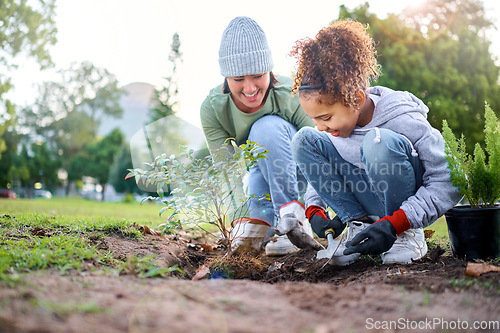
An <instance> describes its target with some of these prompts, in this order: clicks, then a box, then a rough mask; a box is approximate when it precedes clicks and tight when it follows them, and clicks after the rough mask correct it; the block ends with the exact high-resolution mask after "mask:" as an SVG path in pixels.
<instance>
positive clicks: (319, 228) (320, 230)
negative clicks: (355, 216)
mask: <svg viewBox="0 0 500 333" xmlns="http://www.w3.org/2000/svg"><path fill="white" fill-rule="evenodd" d="M306 217H307V219H308V220H309V223H311V228H312V230H313V231H314V232H315V233H316V235H318V237H321V238H326V232H327V231H328V230H330V231H331V232H332V233H333V237H334V238H335V237H337V236H338V235H340V234H341V233H342V231H344V228H345V223H343V222H342V221H341V220H340V218H339V217H338V216H335V217H334V218H333V219H330V218H329V217H328V215H327V214H326V212H325V209H324V208H322V207H320V206H314V205H311V206H309V207H307V209H306Z"/></svg>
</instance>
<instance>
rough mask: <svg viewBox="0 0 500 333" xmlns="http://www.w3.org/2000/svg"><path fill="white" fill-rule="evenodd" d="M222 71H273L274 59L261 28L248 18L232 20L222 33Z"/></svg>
mask: <svg viewBox="0 0 500 333" xmlns="http://www.w3.org/2000/svg"><path fill="white" fill-rule="evenodd" d="M219 65H220V73H221V74H222V76H224V77H238V76H245V75H255V74H262V73H267V72H270V71H271V70H272V69H273V66H274V62H273V58H272V56H271V50H270V49H269V45H268V44H267V38H266V34H265V33H264V31H263V30H262V28H261V27H260V26H259V25H258V24H257V22H255V21H254V20H252V19H251V18H249V17H246V16H238V17H236V18H235V19H233V20H232V21H231V22H230V23H229V25H228V26H227V28H226V30H224V33H223V34H222V40H221V43H220V48H219Z"/></svg>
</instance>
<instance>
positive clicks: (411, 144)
mask: <svg viewBox="0 0 500 333" xmlns="http://www.w3.org/2000/svg"><path fill="white" fill-rule="evenodd" d="M374 129H375V138H374V139H373V143H380V129H379V128H378V127H374ZM400 135H401V136H402V137H403V138H405V139H406V141H408V143H409V144H410V147H411V156H413V157H417V156H418V153H417V151H416V150H415V147H413V143H411V141H410V139H408V138H407V137H406V136H404V135H403V134H400Z"/></svg>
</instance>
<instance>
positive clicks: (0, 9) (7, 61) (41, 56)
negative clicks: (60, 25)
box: [0, 0, 57, 159]
mask: <svg viewBox="0 0 500 333" xmlns="http://www.w3.org/2000/svg"><path fill="white" fill-rule="evenodd" d="M54 2H55V0H47V1H44V0H39V1H32V3H34V6H30V5H29V4H28V3H27V1H25V0H2V2H1V4H0V26H1V27H2V28H1V29H0V159H1V158H2V152H4V151H5V150H6V149H7V146H6V143H5V139H4V138H3V133H4V132H5V131H6V130H7V128H8V127H9V126H12V125H13V124H14V121H15V117H14V113H15V108H14V105H13V104H12V103H11V102H10V101H9V100H7V99H5V98H4V96H3V95H4V94H5V93H6V92H8V91H9V90H10V89H11V88H12V84H11V82H10V77H9V73H11V71H12V69H15V68H16V67H17V64H16V62H15V59H16V57H17V56H18V55H24V56H28V57H32V58H35V59H36V60H37V62H38V63H39V64H40V66H41V67H42V68H46V67H48V66H50V65H52V60H51V58H50V55H49V53H48V47H49V46H50V45H54V44H55V43H56V32H57V30H56V27H55V22H54V16H55V15H54V12H55V4H54Z"/></svg>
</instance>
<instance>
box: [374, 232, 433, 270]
mask: <svg viewBox="0 0 500 333" xmlns="http://www.w3.org/2000/svg"><path fill="white" fill-rule="evenodd" d="M426 253H427V243H426V242H425V236H424V229H422V228H420V229H410V230H407V231H405V232H403V233H402V234H401V235H399V236H398V238H397V239H396V241H395V242H394V245H392V247H391V248H390V250H389V251H387V252H384V253H382V254H381V257H382V263H384V264H411V263H412V261H413V260H418V259H420V258H422V257H423V256H425V254H426Z"/></svg>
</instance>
